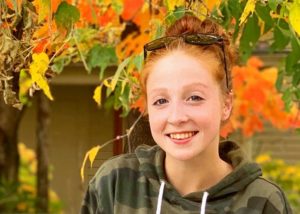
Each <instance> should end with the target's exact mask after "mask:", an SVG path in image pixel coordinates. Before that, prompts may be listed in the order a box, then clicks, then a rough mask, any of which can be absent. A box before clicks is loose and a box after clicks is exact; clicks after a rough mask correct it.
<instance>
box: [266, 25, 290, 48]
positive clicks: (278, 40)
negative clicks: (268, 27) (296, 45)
mask: <svg viewBox="0 0 300 214" xmlns="http://www.w3.org/2000/svg"><path fill="white" fill-rule="evenodd" d="M273 33H274V42H273V43H272V45H271V49H272V50H273V51H275V50H282V49H284V48H285V47H286V46H287V45H288V44H289V43H290V40H291V37H290V35H289V34H286V33H285V32H284V31H283V30H281V29H280V28H278V27H277V26H276V27H275V28H274V32H273Z"/></svg>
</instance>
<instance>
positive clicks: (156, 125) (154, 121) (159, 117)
mask: <svg viewBox="0 0 300 214" xmlns="http://www.w3.org/2000/svg"><path fill="white" fill-rule="evenodd" d="M165 116H166V114H164V113H163V112H162V111H155V110H154V109H151V107H150V108H148V117H149V123H150V128H151V132H152V135H155V133H157V132H161V131H162V130H163V128H164V126H165V121H166V118H165Z"/></svg>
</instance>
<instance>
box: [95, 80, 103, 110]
mask: <svg viewBox="0 0 300 214" xmlns="http://www.w3.org/2000/svg"><path fill="white" fill-rule="evenodd" d="M101 91H102V85H99V86H98V87H97V88H96V89H95V90H94V96H93V99H94V100H95V101H96V103H97V104H98V106H101Z"/></svg>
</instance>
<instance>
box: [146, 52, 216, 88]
mask: <svg viewBox="0 0 300 214" xmlns="http://www.w3.org/2000/svg"><path fill="white" fill-rule="evenodd" d="M213 64H215V61H214V60H213V59H210V58H205V57H202V58H201V57H199V58H197V57H195V56H190V55H188V54H186V53H184V52H182V51H173V52H171V53H169V54H167V55H165V56H164V57H162V58H160V59H158V60H157V61H156V62H155V63H154V64H153V66H152V69H151V71H150V73H149V76H148V81H147V89H149V88H155V87H158V86H160V87H161V86H167V85H168V86H173V87H183V86H185V85H186V84H194V85H195V83H197V84H202V85H204V86H205V85H206V86H210V85H214V84H216V81H215V80H214V77H213V74H212V71H213V69H214V68H213V67H214V65H213Z"/></svg>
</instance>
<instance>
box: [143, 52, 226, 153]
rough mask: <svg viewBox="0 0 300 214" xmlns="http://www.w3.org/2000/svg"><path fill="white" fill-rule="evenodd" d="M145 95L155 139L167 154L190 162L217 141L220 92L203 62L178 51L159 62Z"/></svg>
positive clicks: (149, 80)
mask: <svg viewBox="0 0 300 214" xmlns="http://www.w3.org/2000/svg"><path fill="white" fill-rule="evenodd" d="M146 92H147V108H148V114H149V122H150V128H151V133H152V136H153V138H154V140H155V141H156V143H157V144H158V145H160V146H161V147H162V149H163V150H165V151H166V153H167V154H168V153H169V154H173V155H175V156H177V157H179V156H180V157H181V158H183V157H184V158H187V157H190V156H191V154H195V151H196V152H197V151H198V150H199V146H197V144H198V145H199V143H201V144H203V145H204V144H205V145H206V144H209V143H210V142H211V141H214V140H215V139H218V136H219V128H220V121H221V110H222V109H221V106H222V101H221V95H220V94H221V92H220V88H219V85H218V83H217V82H216V80H215V79H214V77H213V75H212V73H211V72H210V71H209V68H206V67H205V64H204V63H201V59H200V60H199V59H196V58H195V57H191V56H188V55H186V54H185V53H183V52H179V51H174V52H172V53H170V54H169V55H167V56H165V57H163V58H161V59H159V60H158V61H157V62H156V63H155V64H154V66H153V67H152V70H151V72H150V74H149V77H148V80H147V87H146ZM179 147H180V148H181V150H180V151H179V150H177V149H178V148H179ZM192 147H195V149H196V150H195V149H193V148H192ZM182 148H185V149H186V148H190V149H186V150H182ZM204 148H205V146H204V147H201V148H200V149H201V151H202V150H203V149H204ZM197 149H198V150H197ZM183 151H185V152H183ZM177 152H179V153H177ZM199 152H200V150H199Z"/></svg>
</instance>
